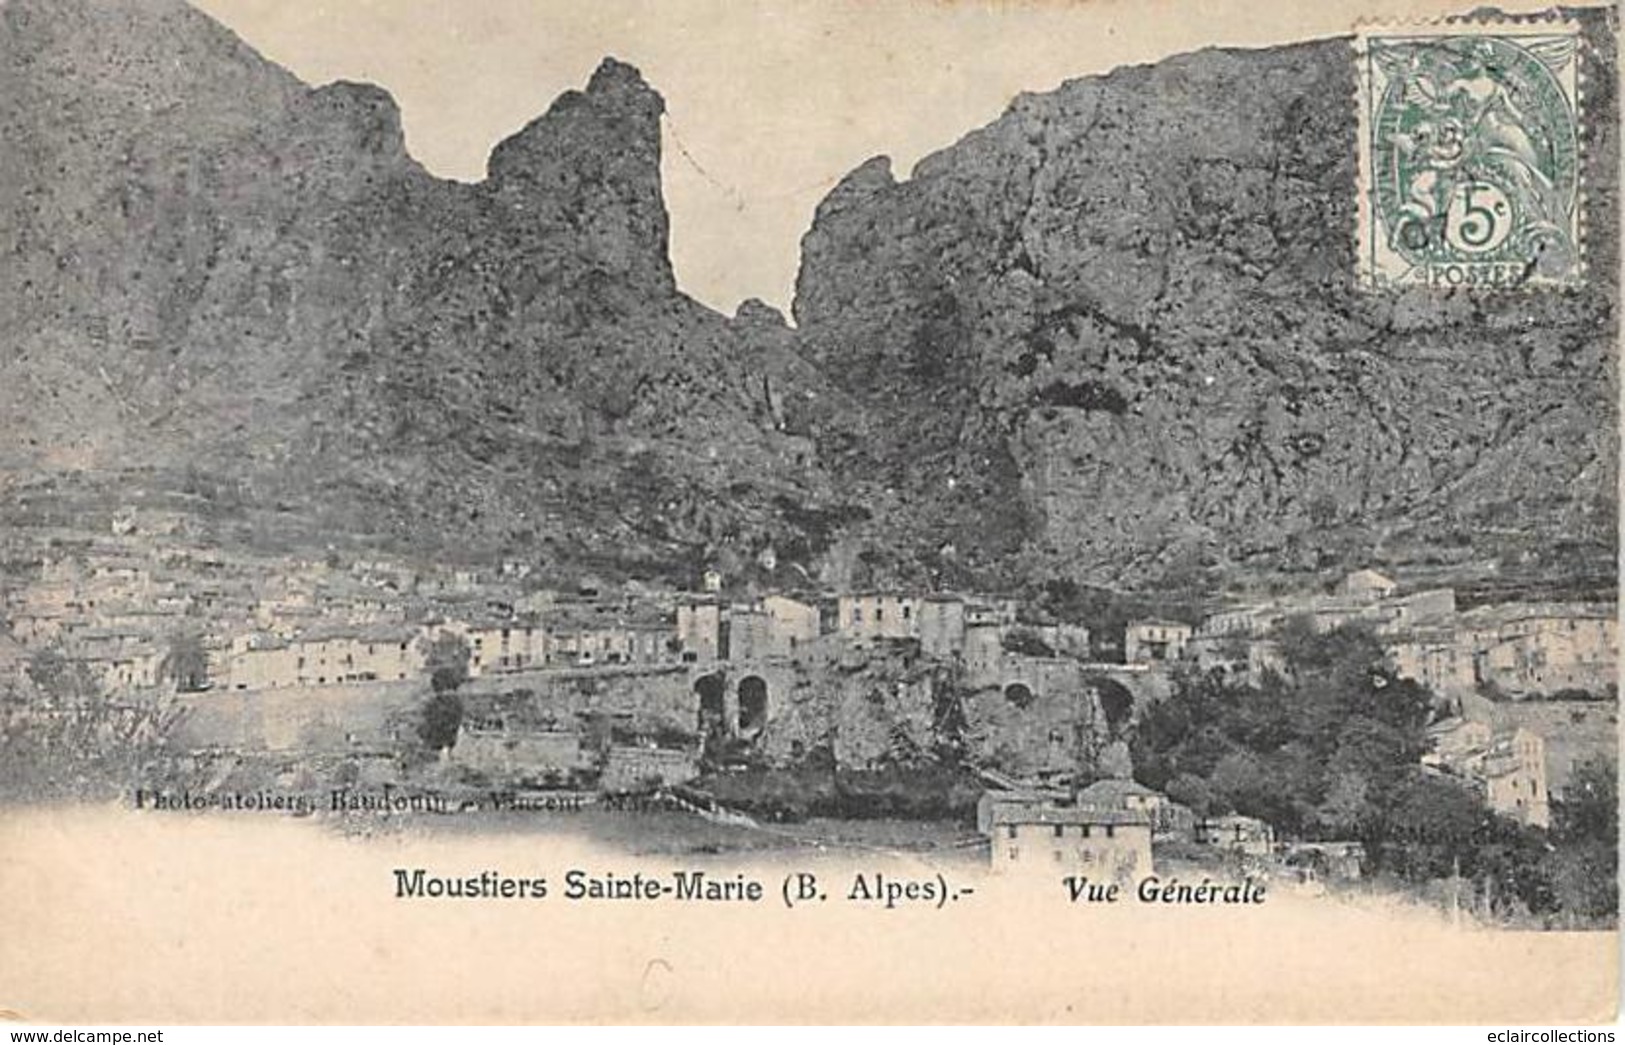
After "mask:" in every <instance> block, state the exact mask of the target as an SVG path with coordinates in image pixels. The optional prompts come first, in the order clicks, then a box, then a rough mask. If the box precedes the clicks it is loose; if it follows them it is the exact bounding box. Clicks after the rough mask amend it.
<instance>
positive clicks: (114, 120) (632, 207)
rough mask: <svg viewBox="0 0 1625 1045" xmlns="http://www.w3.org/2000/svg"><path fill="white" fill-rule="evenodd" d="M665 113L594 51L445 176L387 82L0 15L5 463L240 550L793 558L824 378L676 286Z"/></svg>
mask: <svg viewBox="0 0 1625 1045" xmlns="http://www.w3.org/2000/svg"><path fill="white" fill-rule="evenodd" d="M663 108H664V103H663V102H662V100H661V98H660V96H659V95H658V94H656V93H655V92H654V91H653V90H652V89H650V88H649V87H648V85H646V84H645V83H644V82H643V80H642V78H641V77H640V76H639V74H638V73H637V71H636V70H634V69H632V68H631V67H629V66H627V65H624V64H621V63H619V62H616V61H614V60H613V59H607V60H605V62H604V63H603V64H602V66H601V67H600V68H599V69H598V71H597V72H596V73H595V74H594V75H593V76H592V78H591V80H590V82H589V83H588V84H587V85H586V88H585V89H584V90H582V91H572V92H570V93H567V94H566V95H564V96H563V97H561V98H559V99H558V100H557V101H556V102H555V103H554V104H553V105H552V107H551V108H549V109H548V111H547V112H546V113H545V114H544V115H543V116H541V117H539V118H538V119H536V120H535V121H533V122H532V123H531V124H529V125H528V126H526V127H525V128H523V129H522V130H520V131H519V132H518V133H517V134H515V135H514V136H512V137H511V138H509V139H508V140H506V141H504V142H502V143H501V144H499V145H498V146H497V147H496V149H495V150H494V151H493V152H492V154H491V157H490V161H489V170H488V174H487V177H486V178H485V180H484V181H482V182H480V183H478V184H473V185H467V184H460V183H455V182H449V181H444V180H441V179H438V178H435V177H432V176H430V175H428V174H427V173H426V172H424V170H423V169H422V168H421V167H420V166H419V165H418V164H417V163H416V162H414V161H413V160H412V159H411V157H410V156H408V155H407V153H406V151H405V148H404V143H403V138H402V132H401V126H400V119H399V114H398V112H397V110H396V107H395V105H394V102H393V101H392V100H391V99H390V97H389V96H388V95H387V94H386V93H385V92H383V91H381V90H379V89H377V88H374V87H370V86H364V85H358V84H350V83H337V84H333V85H330V86H327V87H322V88H318V89H312V88H309V87H307V86H305V85H303V84H301V83H299V82H298V81H297V80H295V79H294V78H293V77H292V76H290V75H288V74H287V73H286V72H284V71H283V70H281V69H280V68H278V67H276V66H275V65H273V64H271V63H269V62H268V61H266V60H264V59H263V58H261V57H260V56H259V55H257V54H256V53H254V52H253V51H252V50H251V49H249V48H248V47H247V46H246V45H244V44H243V43H242V42H241V41H239V40H237V39H236V38H235V37H233V36H232V35H231V34H230V33H229V32H227V31H225V30H224V29H223V28H221V27H220V26H218V25H217V24H215V23H213V22H212V21H210V20H209V19H207V18H206V17H204V16H202V15H201V14H199V13H197V12H196V11H194V10H192V9H191V8H189V7H187V6H186V5H184V4H182V3H179V2H178V0H144V2H142V3H137V4H120V3H108V2H96V0H66V2H58V0H11V2H8V3H6V4H5V5H4V6H3V7H0V135H3V138H4V141H5V142H6V147H5V148H4V149H0V183H3V184H4V186H5V187H4V189H3V190H0V243H4V244H6V245H7V246H8V248H9V249H8V256H7V259H6V264H4V265H0V396H4V400H5V401H4V403H3V407H0V409H4V411H5V416H6V418H7V425H6V427H5V436H6V442H5V443H4V445H3V446H0V467H3V468H4V469H5V470H6V472H7V473H8V476H9V479H10V482H11V483H12V484H13V488H14V491H15V490H19V489H33V488H37V487H39V486H40V485H41V483H42V482H45V481H46V480H52V481H54V482H55V483H56V484H57V485H59V486H60V485H61V484H63V483H69V484H75V483H76V484H80V485H83V484H87V483H88V484H92V485H98V484H99V486H100V487H101V488H103V489H105V490H107V491H108V493H109V495H110V496H123V497H125V498H129V497H132V496H136V495H137V494H142V495H146V496H155V495H158V494H161V493H163V492H173V491H177V490H178V491H180V492H181V493H182V494H185V495H187V496H189V497H191V498H192V501H193V503H194V505H195V504H196V502H197V501H198V500H199V499H200V498H201V499H202V500H203V501H204V502H207V503H205V504H202V505H200V506H199V507H201V508H202V509H204V510H207V511H209V512H211V513H212V514H214V515H216V516H217V517H221V518H223V520H224V522H223V524H222V525H223V529H224V530H225V532H226V533H227V534H228V535H231V536H235V537H241V538H243V539H247V540H254V539H260V538H265V537H267V536H280V537H282V538H287V539H295V540H297V539H300V538H301V537H303V538H308V539H343V538H345V537H364V538H368V539H373V540H378V541H383V542H386V543H392V544H397V545H405V546H409V547H419V548H442V547H447V546H451V547H453V548H457V549H459V550H475V549H485V550H490V549H493V548H506V549H508V550H510V551H515V552H520V553H524V554H528V555H532V556H534V557H539V558H542V559H545V560H549V561H552V562H554V563H559V564H566V565H568V564H583V563H586V562H588V561H590V560H593V559H598V558H601V559H603V560H606V561H608V562H610V563H616V562H619V563H621V564H622V565H625V564H627V563H639V562H641V563H643V564H644V566H645V567H647V568H648V569H652V570H654V571H656V572H660V571H662V570H674V571H677V572H682V571H684V570H692V569H693V565H694V564H693V561H692V560H693V558H694V557H695V556H696V555H703V554H708V553H709V552H711V551H713V550H714V549H716V548H717V547H720V546H725V545H728V544H730V543H731V542H734V541H736V540H745V538H744V537H742V535H743V534H749V535H750V536H749V538H748V542H756V543H762V544H767V543H773V542H774V541H775V539H777V541H778V543H779V544H781V545H787V546H790V547H792V548H795V547H797V542H798V541H800V540H801V538H800V533H801V531H800V530H799V529H796V528H795V527H793V526H791V525H789V524H787V523H785V522H784V513H785V511H786V508H787V507H788V508H790V509H794V510H795V511H811V512H815V513H816V512H817V511H818V510H819V508H818V504H819V500H820V498H822V497H824V496H825V495H826V494H827V493H828V483H827V480H826V479H825V478H824V477H823V476H822V475H821V474H820V473H819V472H818V471H817V469H816V467H815V466H814V465H813V464H812V463H811V462H810V460H809V457H808V452H807V451H808V448H809V444H808V443H807V441H806V439H805V438H803V437H801V436H798V435H797V434H796V425H797V424H798V423H800V422H801V419H800V417H799V414H798V411H799V410H800V404H802V403H804V402H806V401H808V396H807V395H806V393H812V395H813V397H816V395H817V393H818V391H819V390H820V389H822V387H823V385H822V382H821V380H820V379H819V377H818V375H817V373H816V371H814V370H813V369H812V368H811V367H809V366H807V365H805V364H803V363H802V362H801V361H800V360H799V359H798V358H797V357H796V356H795V355H794V352H793V351H792V350H791V348H790V347H789V346H788V345H786V344H784V343H783V342H782V341H772V340H771V339H768V340H767V341H764V342H763V343H762V344H761V345H757V344H754V343H751V342H749V341H747V339H746V338H744V337H742V336H741V334H740V333H739V330H738V329H736V327H735V325H734V324H733V323H731V322H730V321H728V320H727V319H725V318H724V317H722V316H720V315H718V314H716V313H714V312H712V311H710V310H708V309H706V308H704V307H702V306H700V305H698V304H696V303H695V302H693V301H692V300H690V299H688V298H687V297H685V296H684V295H682V294H681V293H679V292H678V291H677V289H676V286H675V280H674V279H673V276H672V271H671V267H670V263H669V260H668V257H669V255H668V250H667V217H666V210H665V205H664V202H663V200H662V196H661V188H660V180H659V159H660V130H659V120H660V116H661V113H662V111H663ZM797 393H800V394H799V395H798V394H797ZM742 480H747V481H745V482H743V483H742V482H741V481H742ZM730 491H732V493H730ZM748 542H747V543H748ZM815 550H816V549H808V548H805V547H802V548H801V551H802V552H803V554H804V555H810V554H812V553H813V551H815Z"/></svg>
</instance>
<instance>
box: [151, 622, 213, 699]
mask: <svg viewBox="0 0 1625 1045" xmlns="http://www.w3.org/2000/svg"><path fill="white" fill-rule="evenodd" d="M159 671H160V672H161V674H162V675H163V677H164V678H167V679H169V680H170V681H171V682H173V683H175V688H176V689H178V690H180V691H181V692H182V693H197V692H201V691H202V690H205V689H208V688H209V653H208V651H207V650H205V649H204V648H203V639H202V638H201V637H200V636H198V635H197V634H196V633H195V632H180V633H178V634H176V635H173V636H171V637H170V640H169V652H168V653H166V654H165V655H164V659H163V663H162V664H161V665H160V666H159Z"/></svg>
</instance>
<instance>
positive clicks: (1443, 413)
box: [0, 0, 1617, 584]
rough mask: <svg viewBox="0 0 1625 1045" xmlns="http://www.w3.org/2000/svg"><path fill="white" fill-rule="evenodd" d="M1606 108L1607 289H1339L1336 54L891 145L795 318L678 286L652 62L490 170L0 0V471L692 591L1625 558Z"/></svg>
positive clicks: (1187, 62) (845, 200)
mask: <svg viewBox="0 0 1625 1045" xmlns="http://www.w3.org/2000/svg"><path fill="white" fill-rule="evenodd" d="M1594 29H1595V31H1594V32H1593V34H1592V35H1593V40H1592V44H1593V58H1594V60H1595V61H1596V62H1598V63H1603V64H1606V65H1607V66H1608V67H1610V68H1611V66H1612V62H1613V51H1612V46H1613V45H1612V41H1611V38H1610V37H1609V36H1608V35H1607V33H1606V32H1605V31H1604V30H1603V29H1602V28H1601V25H1600V23H1598V24H1597V26H1596V27H1594ZM1603 64H1599V65H1598V68H1602V67H1603ZM1612 85H1613V80H1612V78H1611V76H1602V75H1598V76H1596V77H1593V78H1592V83H1591V90H1590V91H1589V93H1588V105H1589V106H1591V108H1592V110H1593V117H1592V119H1590V120H1589V121H1588V126H1589V127H1590V128H1591V134H1590V138H1589V139H1588V141H1587V142H1586V143H1585V149H1586V158H1587V163H1588V165H1589V168H1588V174H1589V177H1588V210H1587V218H1588V225H1589V227H1590V228H1591V229H1593V230H1597V231H1594V232H1593V234H1592V236H1591V240H1590V242H1589V243H1588V244H1587V249H1588V252H1589V260H1590V264H1591V270H1592V273H1593V280H1592V282H1591V285H1590V286H1589V287H1588V288H1587V289H1585V290H1583V291H1577V292H1570V293H1563V294H1532V295H1506V296H1495V297H1477V298H1475V297H1471V296H1467V295H1458V296H1455V297H1449V298H1443V299H1436V300H1430V299H1428V298H1426V297H1424V296H1422V295H1417V294H1411V295H1399V296H1383V297H1372V296H1367V295H1363V294H1360V293H1357V292H1355V291H1354V290H1353V289H1352V288H1351V285H1350V284H1351V276H1350V273H1351V272H1352V256H1351V255H1352V250H1353V246H1352V244H1353V235H1354V229H1353V181H1354V166H1353V164H1354V160H1353V157H1354V147H1353V146H1354V143H1353V137H1352V135H1353V129H1352V118H1351V116H1350V108H1349V107H1350V104H1351V103H1350V99H1351V98H1352V95H1353V90H1354V85H1353V82H1352V79H1351V75H1350V62H1349V61H1348V48H1347V43H1346V42H1343V41H1329V42H1324V43H1316V44H1311V45H1304V46H1297V47H1291V48H1283V49H1277V50H1272V51H1259V52H1246V53H1239V52H1206V53H1202V54H1199V55H1194V56H1187V57H1181V58H1176V59H1171V60H1169V61H1166V62H1163V63H1161V64H1159V65H1157V66H1154V67H1147V68H1137V69H1128V70H1122V71H1119V72H1117V73H1114V74H1112V75H1110V76H1107V77H1102V78H1097V79H1090V80H1081V81H1076V82H1074V83H1071V84H1069V85H1067V86H1065V87H1063V88H1062V89H1060V90H1058V91H1056V92H1054V93H1052V94H1048V95H1043V96H1024V97H1022V98H1020V99H1018V100H1017V101H1016V102H1015V103H1014V104H1013V105H1012V106H1011V108H1010V110H1009V111H1008V112H1007V113H1006V114H1005V115H1004V116H1003V117H1002V118H1000V119H999V120H998V121H996V122H994V123H993V124H991V125H990V126H988V127H986V128H983V129H982V130H979V131H975V132H973V133H972V134H970V135H968V136H967V137H966V138H965V139H964V140H963V141H962V142H960V143H959V144H958V145H955V146H953V147H952V148H950V149H947V150H945V151H943V152H941V153H939V154H937V155H935V156H933V157H930V158H928V159H927V160H925V161H923V162H922V163H921V164H920V165H919V167H918V169H917V170H916V171H915V172H914V173H913V176H912V177H911V178H910V179H909V180H908V181H905V182H901V183H899V182H898V181H897V180H896V179H895V178H894V176H893V174H892V172H891V170H890V166H889V164H888V163H887V162H886V161H885V160H884V159H878V160H874V161H870V162H869V163H868V164H865V165H864V166H863V167H861V168H859V169H858V170H857V171H854V172H853V173H852V174H851V175H849V176H848V177H847V178H846V179H844V180H843V181H842V182H841V184H840V185H838V186H837V187H836V188H835V189H834V190H833V191H832V192H831V193H830V195H829V197H828V198H827V199H826V200H824V202H823V203H822V205H821V206H820V207H819V210H818V214H817V217H816V219H815V221H814V224H813V227H812V229H811V230H810V231H809V232H808V234H807V236H806V238H805V240H804V243H803V247H804V263H803V269H802V273H801V276H800V279H799V283H798V287H797V296H796V302H795V309H794V312H795V319H796V323H797V326H796V328H791V327H788V326H786V325H785V324H784V322H783V321H782V317H779V316H778V315H777V314H776V313H774V312H773V311H772V310H771V309H768V308H766V307H765V306H762V305H760V304H759V303H755V302H750V303H746V305H744V306H742V307H741V309H740V310H739V314H738V316H737V317H736V318H735V319H733V320H728V319H725V318H724V317H722V316H719V315H717V314H716V313H714V312H712V311H710V310H708V309H706V308H704V307H702V306H700V305H698V304H696V303H695V302H693V301H691V300H690V299H688V298H687V297H685V296H684V295H682V294H681V293H680V292H679V291H677V289H676V287H675V281H674V279H673V275H672V271H671V267H670V263H669V254H668V250H667V238H668V222H667V216H666V211H665V206H664V203H663V201H662V197H661V188H660V181H659V163H660V126H659V121H660V116H661V113H662V112H663V109H664V104H663V102H662V100H661V99H660V96H659V95H658V94H656V93H655V92H654V91H653V90H652V89H651V88H650V87H649V86H648V85H646V84H645V83H644V82H643V80H642V78H641V77H640V76H639V74H638V73H637V71H636V70H634V69H632V68H631V67H630V66H627V65H624V64H622V63H620V62H617V61H615V60H613V59H609V60H606V61H605V62H604V64H603V65H602V66H600V68H599V69H598V71H597V72H596V73H594V74H593V76H592V78H591V79H590V81H589V82H588V83H587V85H586V86H585V88H584V89H583V90H581V91H573V92H569V93H567V94H566V95H564V96H563V97H561V98H560V99H558V100H557V101H556V102H555V103H554V104H553V105H552V107H551V108H550V109H549V110H548V111H547V112H546V113H545V114H544V115H543V116H541V117H539V118H538V119H536V120H535V121H533V122H532V123H531V124H529V125H528V126H526V127H525V128H524V129H522V130H521V131H519V132H518V133H517V134H515V135H514V136H513V137H511V138H509V139H508V140H507V141H504V142H503V143H501V144H500V145H498V146H497V147H496V149H495V150H494V151H493V152H492V155H491V158H490V161H489V164H488V174H487V177H486V179H485V180H484V181H483V182H481V183H478V184H473V185H465V184H459V183H453V182H446V181H442V180H439V179H436V178H434V177H431V176H430V175H428V174H427V173H425V172H424V171H423V170H422V169H421V168H420V167H419V166H418V165H417V164H416V163H415V162H414V161H413V160H412V159H411V158H410V156H409V155H407V153H406V151H405V148H404V144H403V139H402V134H401V128H400V118H399V114H398V112H397V110H396V107H395V105H394V103H393V101H392V100H391V99H390V97H389V96H388V95H387V93H385V92H383V91H381V90H379V89H377V88H374V87H370V86H364V85H356V84H347V83H339V84H333V85H330V86H327V87H323V88H318V89H312V88H309V87H307V86H305V85H303V84H301V83H299V82H298V81H297V80H295V79H294V78H293V77H291V76H289V75H288V74H287V73H286V72H284V71H283V70H281V69H279V68H277V67H276V66H274V65H273V64H271V63H269V62H266V61H265V60H264V59H262V58H261V57H259V56H258V55H257V54H255V53H254V52H253V51H252V50H251V49H249V48H248V47H246V46H245V45H244V44H242V43H241V42H240V41H238V40H237V39H236V38H235V37H233V36H232V35H231V34H230V33H228V32H226V31H225V30H224V29H222V28H221V27H219V26H218V25H216V24H214V23H213V22H211V21H209V20H208V19H207V18H205V17H203V16H202V15H200V14H198V13H196V12H195V11H193V10H191V9H190V8H188V7H186V6H185V5H184V4H181V3H179V2H178V0H176V2H171V0H152V2H149V3H143V4H139V5H131V4H115V3H111V2H104V0H8V2H6V3H5V4H3V5H0V141H4V142H5V143H6V147H5V148H4V149H0V250H4V251H6V255H5V260H4V263H3V264H0V412H3V416H5V417H6V419H7V420H6V424H5V428H4V432H3V435H4V438H3V440H0V474H3V475H4V476H5V481H6V482H7V483H8V484H9V486H10V488H11V489H12V490H13V491H22V490H25V489H27V490H31V491H37V490H38V488H39V487H40V485H41V480H42V477H43V476H52V477H56V478H57V479H58V480H63V481H66V480H68V479H71V480H72V482H73V483H75V484H79V485H82V486H88V487H90V488H93V489H95V490H98V491H100V492H101V495H102V496H104V497H107V498H116V499H118V500H120V501H128V500H129V499H131V498H133V497H135V496H136V495H137V493H139V494H140V495H141V496H158V495H160V494H166V493H168V494H175V495H177V496H181V497H183V498H184V499H185V501H186V503H187V504H189V505H191V506H192V507H194V508H196V509H197V510H198V511H199V512H201V513H203V514H204V515H205V516H207V517H208V518H209V519H210V520H211V525H214V526H215V527H216V528H217V529H218V530H219V532H220V533H221V534H222V535H223V536H227V537H230V538H232V539H240V540H245V541H254V542H266V541H268V542H272V543H277V542H283V543H286V542H299V541H304V542H309V541H320V542H322V543H330V542H332V541H334V540H335V539H342V538H344V537H353V538H356V539H365V540H370V541H375V542H380V543H385V544H390V545H394V546H397V547H405V548H425V549H433V550H437V551H445V550H447V549H450V550H454V551H461V550H469V551H476V550H496V549H502V550H505V551H507V552H509V553H521V554H528V555H531V556H533V557H536V558H539V559H542V560H544V561H545V562H546V563H548V564H549V565H552V566H558V567H561V568H562V567H577V568H589V569H592V570H596V571H601V572H614V571H621V570H624V571H628V572H634V573H640V574H644V575H657V576H666V577H669V578H673V579H675V578H680V577H687V576H689V575H690V574H691V573H692V572H693V571H694V570H695V568H696V567H697V566H698V565H699V563H700V562H701V561H716V562H720V563H722V564H723V565H724V566H727V567H731V568H732V570H739V569H748V568H750V567H747V566H746V565H745V564H748V563H751V562H754V561H757V558H758V556H757V553H758V552H760V551H761V550H762V549H764V548H766V547H768V546H771V547H773V548H774V549H775V552H776V556H775V558H776V559H777V561H778V563H779V564H780V565H779V567H778V569H779V570H780V571H781V572H783V573H785V576H784V577H776V578H771V579H775V580H781V581H786V580H788V581H797V582H799V581H801V580H803V579H805V577H808V576H815V575H818V574H819V572H820V571H822V575H823V576H824V577H825V578H827V579H832V580H847V581H851V580H858V581H870V580H872V581H875V582H885V581H891V580H897V579H911V580H920V581H925V580H931V579H936V580H944V581H951V582H963V583H979V584H1002V583H1007V582H1012V581H1021V580H1030V579H1035V578H1036V579H1041V578H1044V577H1048V576H1052V575H1054V574H1057V573H1060V574H1066V575H1071V576H1074V577H1079V578H1086V579H1096V580H1102V579H1129V578H1142V579H1143V578H1147V577H1150V576H1153V575H1154V574H1155V573H1156V572H1157V571H1159V570H1168V569H1172V570H1174V571H1175V572H1176V573H1177V572H1180V571H1184V572H1185V573H1189V572H1190V571H1191V570H1192V569H1193V568H1197V572H1200V569H1199V568H1200V567H1201V566H1202V565H1203V563H1204V562H1217V563H1221V564H1243V565H1246V566H1248V567H1254V568H1271V569H1273V568H1283V567H1288V568H1290V567H1313V566H1324V565H1330V564H1334V563H1337V562H1340V561H1356V560H1363V559H1365V558H1366V557H1368V556H1371V555H1372V554H1373V552H1374V551H1375V552H1376V553H1378V554H1386V555H1388V556H1389V557H1391V558H1394V559H1397V560H1398V561H1405V558H1406V556H1408V555H1413V554H1421V553H1420V552H1418V551H1417V549H1418V548H1421V547H1423V546H1433V547H1434V548H1438V547H1447V548H1452V549H1458V550H1460V552H1461V555H1462V556H1463V557H1469V556H1479V557H1483V556H1485V555H1495V554H1501V552H1502V551H1503V548H1502V546H1501V544H1498V543H1496V542H1497V541H1499V540H1500V538H1499V537H1496V536H1495V535H1496V534H1504V533H1507V532H1509V531H1522V532H1523V533H1525V534H1526V535H1529V539H1526V540H1525V542H1524V543H1525V544H1528V545H1532V546H1534V547H1536V548H1537V549H1545V548H1548V547H1549V546H1552V545H1554V544H1555V543H1558V542H1560V541H1566V542H1570V547H1569V549H1568V552H1566V553H1565V554H1568V553H1573V554H1575V555H1581V556H1584V555H1593V556H1594V557H1601V558H1604V559H1606V560H1607V562H1606V563H1605V564H1604V566H1603V567H1602V568H1603V569H1604V570H1607V569H1611V564H1612V555H1611V554H1610V553H1609V552H1608V551H1607V549H1609V548H1611V547H1612V534H1613V507H1612V504H1613V502H1612V496H1611V491H1612V489H1613V484H1614V475H1615V470H1616V464H1615V462H1616V454H1615V448H1614V442H1613V437H1612V430H1613V418H1614V406H1613V404H1614V393H1613V381H1614V364H1613V354H1612V353H1613V347H1612V346H1613V334H1612V332H1613V329H1614V305H1615V302H1614V298H1613V289H1612V288H1613V286H1614V274H1615V272H1616V271H1617V269H1616V264H1617V258H1616V255H1615V247H1616V244H1615V241H1614V239H1613V236H1612V230H1613V228H1614V225H1615V211H1614V207H1615V197H1614V188H1613V186H1614V182H1615V178H1614V171H1615V157H1616V151H1617V143H1616V141H1615V139H1614V131H1613V127H1614V124H1615V122H1616V120H1615V119H1614V116H1613V113H1614V111H1615V110H1614V97H1613V94H1612ZM62 485H64V483H63V482H59V483H58V486H59V487H61V486H62ZM31 496H32V494H31ZM789 571H794V573H793V575H792V574H791V573H790V572H789Z"/></svg>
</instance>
